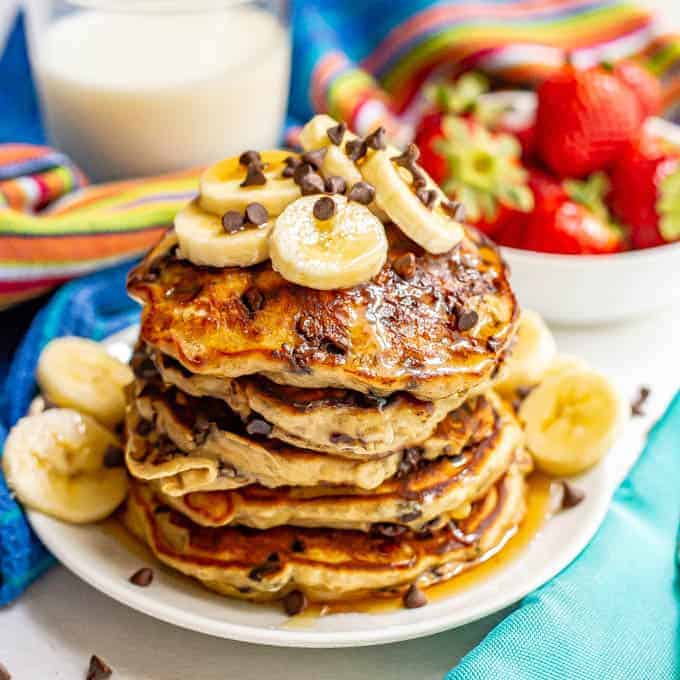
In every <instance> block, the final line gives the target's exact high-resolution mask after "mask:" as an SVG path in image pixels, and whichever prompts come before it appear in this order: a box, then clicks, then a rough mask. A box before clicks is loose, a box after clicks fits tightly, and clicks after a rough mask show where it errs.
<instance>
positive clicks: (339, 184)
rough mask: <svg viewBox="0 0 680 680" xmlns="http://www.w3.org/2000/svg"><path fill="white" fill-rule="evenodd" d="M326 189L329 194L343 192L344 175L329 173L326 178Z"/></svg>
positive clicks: (345, 187)
mask: <svg viewBox="0 0 680 680" xmlns="http://www.w3.org/2000/svg"><path fill="white" fill-rule="evenodd" d="M326 191H327V192H328V193H329V194H344V193H345V191H347V182H346V181H345V178H344V177H340V176H338V175H331V176H330V177H327V178H326Z"/></svg>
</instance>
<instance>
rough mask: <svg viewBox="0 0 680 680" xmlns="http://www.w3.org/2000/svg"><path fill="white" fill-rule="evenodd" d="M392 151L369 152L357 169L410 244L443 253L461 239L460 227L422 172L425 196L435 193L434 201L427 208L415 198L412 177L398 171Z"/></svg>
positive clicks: (402, 170) (400, 169)
mask: <svg viewBox="0 0 680 680" xmlns="http://www.w3.org/2000/svg"><path fill="white" fill-rule="evenodd" d="M397 155H398V154H397V153H395V151H394V149H392V148H388V149H386V150H384V151H373V150H370V151H369V152H368V153H367V156H366V159H365V160H364V161H363V162H362V163H361V165H360V166H359V169H360V171H361V174H362V176H363V178H364V179H365V180H366V181H367V182H369V183H370V184H372V185H373V186H374V187H375V191H376V202H377V204H378V206H379V207H380V208H382V210H384V211H385V213H387V215H388V216H389V218H390V220H392V222H394V223H395V224H396V225H397V226H398V227H399V229H401V230H402V231H403V232H404V233H405V234H406V235H407V236H408V237H409V238H410V239H411V240H412V241H415V242H416V243H417V244H418V245H420V246H422V247H423V248H424V249H425V250H427V251H428V252H429V253H434V254H437V253H445V252H447V251H449V250H451V248H453V247H454V246H455V245H456V244H457V243H460V241H461V240H462V238H463V235H464V232H463V227H462V225H461V224H460V223H459V222H456V221H455V220H454V219H452V218H451V217H450V216H449V215H448V214H447V213H446V212H445V210H444V209H443V208H442V204H447V203H448V198H447V197H446V196H445V195H444V193H443V192H442V190H441V189H440V188H439V187H438V186H437V184H436V183H435V182H434V180H433V179H432V178H431V177H430V176H429V175H428V174H427V173H426V172H425V171H424V170H423V169H422V168H418V170H419V171H420V173H421V174H422V178H423V180H424V182H425V185H424V186H423V187H422V189H423V190H425V191H427V192H434V193H433V196H434V200H433V201H432V204H431V207H430V208H428V207H427V206H426V205H424V204H423V202H422V201H421V200H420V199H419V198H418V196H417V195H416V193H415V190H414V186H413V181H412V180H413V178H412V177H411V173H410V172H409V171H407V170H405V169H404V168H402V167H399V166H398V165H397V164H396V163H395V162H394V161H393V160H392V159H393V158H394V157H395V156H397Z"/></svg>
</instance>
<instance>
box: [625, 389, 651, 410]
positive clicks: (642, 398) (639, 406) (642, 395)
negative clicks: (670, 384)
mask: <svg viewBox="0 0 680 680" xmlns="http://www.w3.org/2000/svg"><path fill="white" fill-rule="evenodd" d="M651 393H652V390H650V389H649V387H647V386H646V385H642V386H641V387H640V388H639V389H638V394H637V397H635V400H634V401H633V403H632V404H631V405H630V413H631V415H633V416H644V415H645V410H644V405H645V403H646V402H647V399H649V395H650V394H651Z"/></svg>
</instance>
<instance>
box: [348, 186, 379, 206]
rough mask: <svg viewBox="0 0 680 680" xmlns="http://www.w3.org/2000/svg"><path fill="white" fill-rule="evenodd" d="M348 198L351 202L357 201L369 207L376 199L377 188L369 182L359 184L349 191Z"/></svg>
mask: <svg viewBox="0 0 680 680" xmlns="http://www.w3.org/2000/svg"><path fill="white" fill-rule="evenodd" d="M347 198H348V199H349V200H350V201H356V202H357V203H361V204H362V205H369V204H370V203H372V202H373V199H374V198H375V188H374V187H373V185H372V184H369V183H368V182H357V183H356V184H355V185H353V186H352V188H351V189H350V190H349V194H347Z"/></svg>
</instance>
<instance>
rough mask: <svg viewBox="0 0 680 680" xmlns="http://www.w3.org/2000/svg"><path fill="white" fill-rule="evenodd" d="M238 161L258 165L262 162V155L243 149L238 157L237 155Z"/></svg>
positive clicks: (242, 163) (246, 164)
mask: <svg viewBox="0 0 680 680" xmlns="http://www.w3.org/2000/svg"><path fill="white" fill-rule="evenodd" d="M238 162H239V163H240V164H241V165H245V166H248V165H258V164H260V163H262V157H261V156H260V154H259V153H258V152H257V151H252V150H249V151H244V152H243V153H242V154H241V155H240V156H239V157H238Z"/></svg>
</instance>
